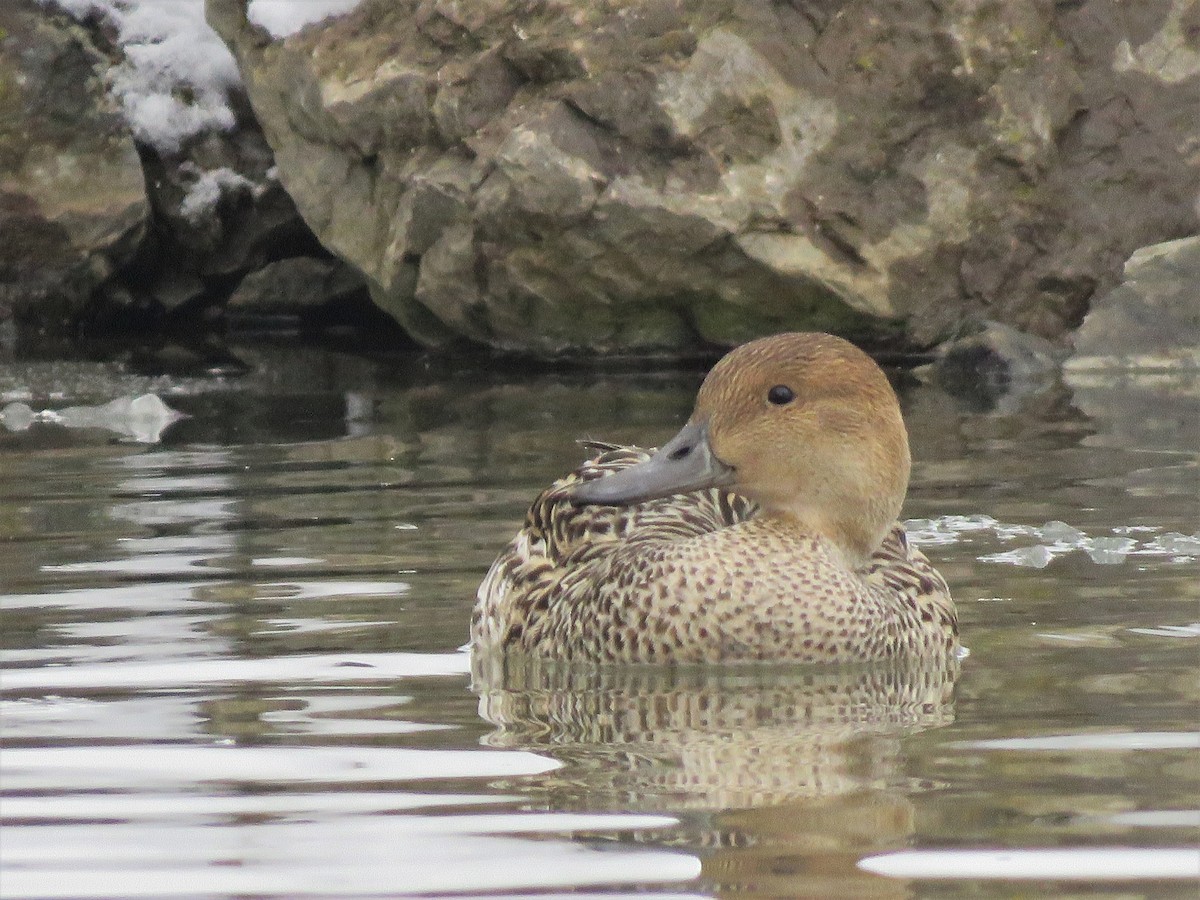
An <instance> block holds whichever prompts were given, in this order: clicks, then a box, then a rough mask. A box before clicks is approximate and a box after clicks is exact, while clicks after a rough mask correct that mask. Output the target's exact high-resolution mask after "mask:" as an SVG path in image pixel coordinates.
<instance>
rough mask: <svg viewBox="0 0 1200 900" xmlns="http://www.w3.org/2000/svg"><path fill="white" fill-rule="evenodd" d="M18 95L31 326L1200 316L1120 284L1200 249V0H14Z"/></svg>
mask: <svg viewBox="0 0 1200 900" xmlns="http://www.w3.org/2000/svg"><path fill="white" fill-rule="evenodd" d="M301 11H303V14H302V15H301ZM309 20H311V21H309ZM301 26H303V27H301ZM0 107H2V114H3V122H4V124H3V126H0V320H2V321H4V322H5V323H6V324H5V325H4V326H3V333H4V334H5V335H6V340H7V342H8V343H9V345H10V346H11V345H13V344H14V343H15V344H18V345H19V344H21V343H22V342H28V341H34V340H43V341H45V340H49V341H55V340H59V341H63V342H65V343H69V342H70V341H72V340H74V339H76V338H77V337H78V336H79V335H80V334H93V335H94V334H105V333H112V332H114V331H121V332H124V333H130V332H132V333H149V332H154V331H161V330H164V329H165V330H172V329H174V330H176V331H184V332H187V333H189V334H193V335H194V334H220V333H223V332H225V331H227V330H229V329H259V330H264V331H272V330H285V331H286V330H293V331H304V330H316V331H319V330H322V329H328V328H331V327H337V328H342V329H345V328H352V329H353V328H357V329H358V330H359V331H360V332H361V333H364V334H370V335H371V337H372V339H373V340H375V341H378V340H379V339H380V337H381V335H382V336H383V339H384V340H385V341H391V342H394V343H395V344H396V345H398V346H401V345H406V344H408V343H410V342H415V343H416V344H418V345H424V346H429V347H446V346H450V345H475V346H484V347H488V348H492V349H496V350H501V351H513V352H518V353H522V354H530V355H533V356H538V357H561V356H571V355H581V354H583V355H592V354H611V353H619V354H655V355H678V354H689V353H695V352H698V351H703V350H705V349H712V348H715V347H723V346H728V345H731V344H734V343H737V342H740V341H742V340H745V339H747V338H749V337H752V336H755V335H758V334H763V333H766V332H770V331H778V330H783V329H793V328H802V329H822V330H830V331H835V332H838V333H841V334H845V335H847V336H849V337H852V338H854V339H856V340H858V341H860V342H861V343H863V344H865V345H866V346H868V347H870V348H875V349H877V350H890V351H894V352H902V353H913V352H929V351H937V352H941V353H944V354H945V355H946V356H947V357H948V358H952V359H954V360H956V362H955V363H954V365H961V364H962V363H963V361H964V360H967V361H968V362H970V361H972V360H974V361H975V363H976V364H978V365H980V366H981V365H982V362H980V361H981V360H984V359H989V358H992V357H995V358H998V359H1001V360H1002V361H1003V362H1004V365H1005V366H1009V367H1015V368H1012V372H1014V373H1016V374H1015V377H1018V378H1026V377H1029V376H1030V372H1031V371H1036V370H1037V369H1038V368H1039V367H1041V366H1042V365H1043V364H1045V365H1046V366H1048V367H1051V368H1053V367H1056V366H1057V365H1058V364H1059V363H1060V362H1061V360H1062V359H1063V358H1064V357H1065V356H1067V355H1069V353H1070V351H1071V348H1072V346H1073V343H1074V342H1075V340H1076V338H1077V337H1078V339H1079V340H1080V341H1081V342H1082V344H1081V347H1080V351H1079V353H1080V354H1081V355H1086V356H1088V357H1089V358H1091V357H1105V358H1119V357H1122V356H1124V357H1130V356H1131V355H1139V356H1140V357H1143V358H1145V357H1147V356H1150V357H1154V358H1170V359H1172V360H1174V361H1175V363H1173V364H1178V361H1179V360H1180V359H1183V360H1184V361H1185V363H1186V361H1187V360H1189V359H1191V360H1193V361H1194V360H1195V352H1194V349H1193V351H1192V352H1191V354H1190V356H1189V353H1188V351H1187V348H1188V347H1189V346H1190V347H1191V348H1194V347H1195V346H1196V345H1197V343H1198V342H1200V327H1198V325H1197V314H1196V312H1195V310H1196V308H1197V306H1200V304H1198V303H1197V298H1196V294H1195V291H1194V289H1193V290H1190V291H1189V290H1187V289H1186V288H1181V289H1180V290H1177V291H1175V293H1174V294H1172V293H1171V291H1170V290H1166V291H1165V293H1166V294H1168V295H1170V296H1171V297H1172V298H1173V299H1170V300H1169V301H1166V300H1165V301H1162V303H1160V302H1159V301H1158V300H1157V299H1152V300H1151V301H1150V304H1149V307H1148V308H1149V309H1150V310H1151V311H1150V312H1148V313H1144V314H1143V313H1139V314H1137V315H1143V319H1144V318H1145V317H1146V316H1149V319H1150V320H1151V325H1150V326H1147V327H1145V328H1141V329H1138V328H1134V327H1131V326H1130V322H1131V318H1130V316H1133V317H1134V318H1135V319H1136V318H1137V315H1135V314H1134V313H1128V312H1124V313H1122V312H1113V311H1112V310H1113V309H1114V308H1115V307H1117V306H1119V305H1121V304H1124V303H1126V302H1135V301H1134V300H1132V299H1130V297H1131V295H1130V293H1129V291H1128V290H1126V289H1125V288H1122V289H1120V290H1118V291H1114V290H1113V289H1114V288H1115V287H1117V285H1118V284H1120V282H1121V278H1122V271H1123V267H1124V265H1125V263H1126V260H1128V259H1129V258H1130V257H1131V256H1134V254H1135V253H1137V252H1138V251H1141V252H1140V255H1138V256H1137V257H1135V260H1136V266H1141V267H1143V268H1142V269H1140V270H1139V271H1142V275H1141V276H1140V278H1141V282H1142V283H1148V282H1147V275H1146V274H1145V273H1146V270H1145V269H1144V266H1145V265H1149V266H1151V269H1154V267H1155V266H1156V265H1157V266H1158V267H1159V268H1165V269H1166V270H1168V271H1170V272H1173V273H1174V275H1173V276H1171V277H1172V278H1174V279H1175V280H1176V281H1177V282H1179V283H1182V284H1184V285H1186V284H1187V282H1188V279H1191V284H1192V285H1194V284H1196V283H1197V275H1198V274H1200V273H1197V265H1198V264H1197V261H1196V257H1197V252H1196V250H1195V246H1196V244H1195V241H1196V240H1197V239H1196V238H1195V237H1193V236H1195V235H1197V234H1198V233H1200V194H1198V190H1200V137H1198V132H1197V128H1196V123H1197V122H1200V5H1197V4H1196V3H1194V2H1191V0H1146V2H1143V3H1138V4H1120V5H1115V4H1113V3H1111V2H1107V0H1079V2H1072V3H1059V4H1045V3H1036V2H1032V0H1028V2H1021V0H1018V2H999V0H996V2H988V3H950V4H944V5H941V6H934V5H930V4H926V3H916V2H898V3H897V2H883V0H878V2H871V0H861V2H849V3H803V4H801V3H795V4H763V3H756V2H749V0H741V2H737V0H702V2H696V3H686V4H685V3H679V2H672V0H642V2H625V3H619V4H618V3H592V2H580V0H574V2H572V0H538V2H529V0H479V2H475V3H470V4H464V3H455V2H449V0H362V2H358V3H355V2H353V0H329V2H325V3H307V4H292V5H291V7H290V8H289V7H288V5H287V4H280V3H278V2H275V3H274V4H272V5H271V6H270V7H269V6H268V4H266V3H264V2H263V0H256V2H249V0H208V3H207V9H206V10H205V9H204V7H203V5H202V4H201V3H200V2H199V0H186V2H176V3H170V4H155V3H152V2H151V3H146V2H138V0H11V2H8V3H5V4H4V6H3V8H2V9H0ZM1189 238H1190V241H1189V240H1188V239H1189ZM1169 242H1173V243H1169ZM1159 244H1162V245H1163V247H1162V248H1160V249H1156V250H1141V248H1146V247H1150V246H1152V245H1159ZM1156 260H1157V261H1158V262H1157V263H1156V262H1155V261H1156ZM1121 290H1125V294H1122V293H1121ZM1156 296H1158V295H1156ZM1113 298H1115V299H1113ZM1123 298H1124V299H1123ZM1156 304H1157V305H1156ZM1163 304H1167V305H1168V306H1169V309H1164V308H1160V307H1162V305H1163ZM1143 306H1145V303H1144V302H1143ZM1122 308H1124V307H1122ZM1089 311H1091V312H1090V313H1089ZM1138 321H1141V319H1138ZM1159 321H1162V322H1167V323H1169V325H1168V326H1163V327H1158V326H1154V325H1153V323H1154V322H1159ZM1081 325H1082V326H1083V328H1082V330H1080V329H1081ZM1147 335H1150V337H1147ZM1127 339H1128V340H1136V341H1141V342H1142V343H1139V344H1137V345H1136V347H1134V346H1132V345H1131V349H1128V350H1126V349H1125V345H1124V344H1123V343H1122V342H1123V341H1126V340H1127ZM1147 340H1153V341H1159V342H1165V343H1166V344H1167V345H1168V348H1167V350H1166V351H1163V352H1160V351H1159V350H1158V349H1155V347H1151V348H1150V349H1147V348H1146V347H1145V346H1143V344H1144V343H1145V341H1147ZM1189 342H1190V343H1189ZM1156 346H1157V345H1156ZM1172 347H1173V348H1175V349H1171V348H1172ZM955 348H957V351H956V349H955ZM1180 348H1183V349H1182V350H1181V349H1180ZM956 352H957V356H955V353H956ZM1155 354H1157V356H1156V355H1155ZM1187 364H1191V363H1187ZM1197 364H1200V363H1197ZM1031 367H1032V369H1031ZM951 371H953V366H951ZM1005 377H1011V376H1005Z"/></svg>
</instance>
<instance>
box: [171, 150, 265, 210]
mask: <svg viewBox="0 0 1200 900" xmlns="http://www.w3.org/2000/svg"><path fill="white" fill-rule="evenodd" d="M179 170H180V172H184V173H188V172H190V171H194V173H195V174H196V181H195V183H194V184H193V185H192V186H191V188H190V189H189V190H188V192H187V194H186V195H185V196H184V198H183V202H182V203H180V204H179V211H180V212H181V213H182V214H183V215H184V217H185V218H187V219H188V220H189V221H191V222H192V223H193V224H199V223H201V222H203V221H204V220H205V219H207V218H208V217H209V216H210V215H211V214H212V211H213V210H214V209H216V206H217V203H219V202H220V200H221V196H222V195H223V194H224V193H226V192H230V193H232V192H234V191H243V190H244V191H252V192H257V191H259V190H261V187H260V186H259V185H256V184H255V183H254V182H253V181H251V180H250V179H249V178H247V177H246V176H244V175H240V174H239V173H237V172H235V171H233V169H230V168H228V167H226V166H222V167H221V168H219V169H209V170H208V171H204V172H202V171H200V170H199V169H197V168H196V167H195V166H190V165H189V164H186V163H185V164H184V165H182V166H180V167H179Z"/></svg>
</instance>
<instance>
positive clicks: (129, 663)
mask: <svg viewBox="0 0 1200 900" xmlns="http://www.w3.org/2000/svg"><path fill="white" fill-rule="evenodd" d="M243 355H244V357H245V358H246V361H247V362H248V363H249V371H248V372H246V373H244V374H241V375H235V374H225V375H220V374H217V375H213V376H190V377H183V376H180V377H174V378H166V377H154V376H141V375H135V374H130V373H129V372H127V371H125V370H124V369H122V368H120V367H117V366H115V365H106V364H93V363H48V362H25V363H16V364H10V365H8V366H6V367H5V368H4V369H3V370H0V406H6V407H7V408H8V413H7V414H6V416H5V417H4V423H5V424H6V425H7V426H8V428H6V429H0V457H2V465H0V592H2V596H0V608H2V610H3V628H2V635H3V663H4V668H3V672H2V673H0V723H2V729H3V751H2V752H0V765H2V766H3V780H2V795H0V815H2V816H3V840H2V841H0V862H2V864H3V872H4V874H3V894H4V896H5V897H6V898H35V897H46V898H49V897H64V898H65V897H72V898H100V897H105V898H130V897H177V898H182V897H213V898H223V897H249V896H252V897H260V898H275V897H281V898H282V897H367V896H370V897H378V896H405V895H416V894H419V895H424V896H430V895H432V896H438V895H455V896H468V895H470V896H479V895H498V894H503V895H504V896H509V897H512V896H537V897H554V896H560V895H566V894H569V895H570V896H572V897H588V896H596V897H601V896H602V897H616V896H627V895H634V894H636V895H638V896H645V895H651V896H661V897H713V896H726V895H737V896H742V897H821V898H825V897H855V898H858V897H963V896H971V897H1012V896H1046V895H1060V896H1072V897H1083V896H1105V897H1111V896H1120V897H1192V896H1195V894H1194V890H1195V880H1196V878H1197V877H1200V852H1198V851H1197V850H1196V849H1195V847H1196V840H1197V836H1198V833H1200V762H1198V760H1200V756H1198V754H1197V749H1198V748H1200V737H1198V736H1197V733H1196V724H1197V701H1198V691H1197V662H1198V659H1200V533H1198V529H1200V501H1198V499H1197V486H1198V485H1200V469H1198V468H1197V456H1196V448H1197V447H1198V446H1200V400H1198V398H1200V384H1198V383H1197V381H1196V379H1194V378H1189V377H1187V376H1184V375H1178V374H1171V373H1160V374H1158V375H1155V376H1153V377H1149V376H1146V377H1132V376H1129V375H1126V376H1120V377H1118V376H1115V375H1112V374H1111V373H1110V374H1096V375H1092V376H1089V377H1083V376H1080V377H1078V378H1077V379H1076V380H1075V382H1074V383H1072V384H1071V385H1069V386H1064V385H1061V384H1060V385H1053V386H1050V387H1048V388H1047V389H1046V390H1045V391H1043V392H1042V393H1039V394H1036V395H1032V396H1028V397H1025V398H1005V399H1002V400H1001V401H1000V403H999V404H997V405H994V406H993V407H992V408H990V409H983V408H980V404H975V405H974V406H972V405H971V404H969V403H966V402H965V401H961V400H956V399H955V398H953V397H951V396H949V395H947V394H946V393H944V392H942V391H941V390H939V389H938V388H936V387H933V386H929V385H924V384H920V383H916V382H915V381H914V380H913V379H911V378H906V379H903V380H902V396H903V401H904V406H905V411H906V416H907V418H908V422H909V426H910V431H911V439H912V445H913V455H914V458H915V460H916V464H915V468H914V477H913V485H912V488H911V491H910V495H909V500H908V503H907V505H906V508H905V516H906V518H908V519H909V520H911V521H910V530H911V532H912V534H913V536H914V537H915V538H916V539H918V540H919V541H920V542H921V543H922V546H923V547H924V549H925V550H926V552H927V554H928V555H929V556H930V557H931V558H932V559H933V560H934V562H935V563H936V564H937V565H938V566H939V568H940V569H941V571H942V572H943V574H945V576H946V577H947V579H948V581H949V582H950V585H951V587H952V590H953V592H954V594H955V596H956V599H957V601H958V607H959V615H960V620H961V627H962V634H963V641H964V644H965V645H966V646H967V647H968V648H969V650H970V653H969V655H968V656H967V657H966V658H965V659H963V660H962V661H961V664H960V665H959V666H958V667H957V670H947V671H932V672H917V673H895V672H891V673H878V672H863V671H857V672H856V671H837V670H829V669H817V670H813V669H807V670H805V669H797V668H795V667H786V666H780V667H771V666H767V667H758V668H749V669H741V670H738V669H731V670H728V671H721V670H707V671H705V670H677V671H673V672H672V671H653V670H629V671H611V670H610V671H606V672H602V673H601V672H595V671H593V672H591V673H589V672H587V671H582V672H580V671H575V672H572V673H571V675H570V677H569V678H562V679H544V680H541V681H539V680H537V679H530V680H528V681H527V682H526V683H524V684H522V685H519V686H513V685H511V684H506V683H503V682H500V681H497V680H496V679H494V678H490V677H489V676H488V675H487V674H486V673H479V672H476V673H474V675H472V673H471V671H470V660H469V657H468V656H467V654H465V653H464V652H462V651H461V650H460V648H461V647H462V645H463V643H464V642H465V640H466V637H467V625H468V620H469V616H470V610H471V607H472V603H473V598H474V591H475V588H476V586H477V584H478V582H479V580H480V579H481V577H482V576H483V574H484V572H485V571H486V570H487V567H488V565H489V563H490V562H491V560H492V559H493V558H494V556H495V554H496V552H497V551H498V550H499V548H500V547H501V546H502V545H503V544H504V543H505V542H506V541H507V540H508V539H509V538H510V537H511V535H512V533H513V532H514V530H515V529H516V527H517V526H518V525H519V523H520V521H521V519H522V517H523V515H524V511H525V508H526V506H527V505H528V502H529V501H530V499H531V498H532V497H533V496H534V494H535V493H536V492H537V491H538V490H539V489H540V488H541V487H543V486H545V485H546V484H548V483H549V482H550V481H551V480H552V479H553V478H555V477H557V476H559V475H561V474H562V473H564V472H565V471H566V470H567V469H569V468H570V467H572V466H573V465H575V464H576V463H577V462H578V461H579V460H580V459H581V452H582V451H581V450H580V448H579V447H578V446H577V445H576V443H575V442H576V440H577V439H579V438H603V439H608V440H616V441H629V442H640V443H643V444H653V443H658V442H661V441H662V440H664V439H665V438H666V437H668V436H670V435H671V434H673V433H674V431H675V430H676V429H677V428H678V427H679V425H680V424H681V423H682V421H683V420H684V419H685V418H686V416H687V414H688V412H689V409H690V406H691V402H692V397H693V394H694V391H695V388H696V386H697V385H698V383H699V380H700V378H701V377H702V374H703V373H702V371H700V369H698V368H697V369H694V370H693V369H686V368H685V369H670V370H658V371H646V372H643V373H641V374H622V373H620V372H618V371H572V370H565V369H564V370H557V371H549V372H547V371H542V372H530V371H522V370H519V369H518V368H516V367H515V366H514V365H513V364H511V363H507V362H504V361H502V360H496V359H488V360H480V361H475V362H469V361H466V362H464V361H461V360H460V361H450V362H434V363H427V362H407V363H397V362H386V361H378V360H376V361H372V360H367V359H361V358H356V357H353V356H348V355H343V354H339V353H336V352H333V351H329V350H321V349H315V348H305V347H298V346H280V347H275V348H270V347H268V348H265V349H264V348H262V347H259V348H257V349H255V350H243ZM145 393H154V394H156V395H158V396H159V397H161V398H162V400H164V401H165V402H166V404H168V405H169V406H170V407H171V408H173V409H175V410H178V411H180V412H182V413H184V414H186V417H185V418H182V419H180V420H178V421H174V422H171V421H169V417H168V418H164V419H162V420H161V421H157V422H155V421H151V422H150V424H149V426H147V425H146V423H145V422H142V421H139V422H137V423H133V424H135V425H138V427H132V425H131V422H130V419H131V418H137V416H136V415H134V413H133V412H131V411H130V408H129V406H128V404H126V406H124V407H120V408H116V407H109V408H108V409H107V411H102V412H100V413H98V414H97V415H96V416H93V417H92V418H90V419H89V418H88V417H87V416H84V417H83V418H82V419H80V418H78V417H77V418H76V419H71V418H70V417H67V419H66V420H64V419H63V417H62V416H61V415H59V416H56V415H54V414H50V415H47V414H45V412H44V411H45V410H46V409H48V408H49V409H51V410H52V411H60V410H62V409H63V408H64V407H68V406H72V405H74V406H85V407H86V406H97V405H99V404H105V403H108V402H109V401H112V400H113V399H115V398H127V399H128V398H132V397H136V396H139V395H142V394H145ZM14 403H16V404H24V406H16V407H14V406H11V404H14ZM984 405H986V404H984ZM143 413H145V415H144V416H143V418H146V417H149V418H150V419H152V420H153V419H154V415H155V410H154V409H150V410H149V411H148V412H147V411H146V410H143ZM80 425H87V426H89V427H74V426H80ZM105 426H107V427H105ZM10 429H11V430H10ZM147 429H148V430H147ZM160 430H161V434H159V433H158V432H159V431H160ZM156 436H157V437H158V439H157V440H154V438H155V437H156ZM139 437H140V438H141V440H140V441H139V440H138V438H139Z"/></svg>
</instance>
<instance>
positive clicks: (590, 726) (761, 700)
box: [473, 656, 958, 897]
mask: <svg viewBox="0 0 1200 900" xmlns="http://www.w3.org/2000/svg"><path fill="white" fill-rule="evenodd" d="M473 676H474V689H475V691H476V693H477V694H478V696H479V712H480V715H481V716H482V717H483V718H484V719H486V720H487V721H488V722H489V723H491V724H492V725H493V726H495V728H494V730H493V731H492V732H491V733H490V734H489V735H488V736H487V737H486V738H485V739H484V741H485V743H486V744H488V745H490V746H494V747H506V748H516V747H520V748H525V749H536V750H539V751H540V752H543V753H548V754H549V755H551V756H553V757H555V758H557V759H558V760H559V761H561V762H562V763H564V765H563V767H562V768H561V769H559V770H557V771H555V772H552V773H548V774H547V775H545V776H541V778H540V780H539V783H540V785H541V786H542V788H543V790H544V791H545V792H546V794H547V798H546V802H547V803H548V804H549V805H550V806H552V807H554V808H572V809H589V810H597V809H607V810H623V811H643V812H648V811H655V812H669V813H674V814H676V815H678V816H679V818H680V820H681V823H682V824H681V828H680V829H679V830H678V833H677V834H673V835H667V836H665V837H664V836H657V837H656V838H655V843H657V844H661V843H663V842H667V843H672V842H673V843H677V844H680V845H682V846H687V847H689V848H690V849H694V850H696V851H698V852H700V853H701V855H702V856H703V857H704V877H705V879H706V880H707V881H709V882H710V883H713V884H714V885H715V886H716V887H717V889H718V890H720V891H721V892H725V891H733V890H735V889H736V890H737V891H739V892H742V891H750V892H751V893H752V894H753V893H758V892H762V893H765V894H770V895H775V896H820V897H836V896H853V897H860V896H891V895H892V891H893V890H902V887H903V886H902V885H900V884H898V883H894V882H890V881H887V880H885V879H881V878H878V877H876V876H873V875H869V874H867V873H864V872H861V871H859V870H858V869H857V868H856V867H855V864H856V863H857V861H858V859H860V858H861V857H862V856H864V855H866V854H868V853H871V852H876V851H879V850H883V849H890V848H894V847H897V846H902V845H904V844H905V843H906V842H907V840H908V838H909V836H910V835H911V833H912V831H913V827H914V824H913V823H914V807H913V804H912V801H911V800H910V796H911V794H912V793H913V792H914V791H919V790H922V789H923V787H924V783H923V782H922V781H921V780H920V779H910V777H909V775H908V773H907V772H906V771H905V757H904V753H903V741H902V739H903V738H905V737H906V736H910V735H913V734H916V733H918V732H921V731H924V730H927V729H931V728H938V727H941V726H943V725H947V724H949V723H950V722H951V721H953V716H954V706H953V693H954V685H955V681H956V679H957V676H958V664H957V662H956V661H955V660H953V659H947V660H944V661H929V660H925V661H923V663H921V664H917V663H915V662H913V663H910V664H908V665H904V666H890V667H885V668H881V667H878V666H873V667H869V668H840V667H839V668H826V667H822V668H816V669H815V668H813V667H802V666H795V667H789V666H745V667H721V668H719V669H718V668H706V667H701V666H696V667H688V666H679V667H674V668H660V667H650V666H646V667H636V666H633V667H621V668H616V667H584V666H574V665H566V664H554V663H544V662H540V661H536V660H530V659H526V658H522V657H512V656H509V657H507V658H501V657H490V656H477V657H476V659H475V660H474V666H473Z"/></svg>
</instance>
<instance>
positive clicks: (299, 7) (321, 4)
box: [250, 0, 362, 38]
mask: <svg viewBox="0 0 1200 900" xmlns="http://www.w3.org/2000/svg"><path fill="white" fill-rule="evenodd" d="M361 2H362V0H254V2H253V3H252V4H250V21H251V22H253V23H255V24H256V25H261V26H262V27H263V28H265V29H267V31H269V32H271V36H272V37H276V38H285V37H287V36H288V35H292V34H295V33H296V32H297V31H299V30H300V29H301V28H303V27H304V26H305V25H311V24H312V23H313V22H320V21H321V20H322V19H328V18H329V17H330V16H340V15H344V14H345V13H348V12H350V10H352V9H354V8H355V7H356V6H358V5H359V4H360V3H361Z"/></svg>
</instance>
